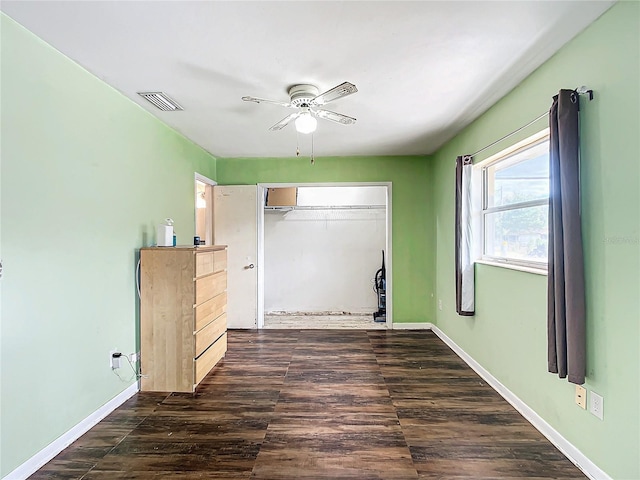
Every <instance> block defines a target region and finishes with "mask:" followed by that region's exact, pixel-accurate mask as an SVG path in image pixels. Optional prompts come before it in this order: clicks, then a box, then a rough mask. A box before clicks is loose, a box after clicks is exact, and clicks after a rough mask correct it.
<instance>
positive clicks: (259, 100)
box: [242, 97, 296, 108]
mask: <svg viewBox="0 0 640 480" xmlns="http://www.w3.org/2000/svg"><path fill="white" fill-rule="evenodd" d="M242 100H244V101H245V102H255V103H272V104H274V105H280V106H281V107H287V108H296V107H295V106H294V105H291V104H290V103H285V102H277V101H275V100H266V99H264V98H256V97H242Z"/></svg>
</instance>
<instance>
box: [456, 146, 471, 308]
mask: <svg viewBox="0 0 640 480" xmlns="http://www.w3.org/2000/svg"><path fill="white" fill-rule="evenodd" d="M472 170H473V158H472V157H471V155H464V156H461V157H458V158H456V233H455V236H456V238H455V242H456V243H455V262H456V312H458V315H463V316H467V317H469V316H473V315H474V314H475V283H474V262H473V259H472V254H471V246H472V242H473V239H472V232H471V173H472Z"/></svg>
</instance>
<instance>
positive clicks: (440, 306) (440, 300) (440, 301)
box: [438, 298, 442, 310]
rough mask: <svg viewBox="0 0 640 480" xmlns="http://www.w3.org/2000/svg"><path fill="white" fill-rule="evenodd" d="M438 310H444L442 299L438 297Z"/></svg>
mask: <svg viewBox="0 0 640 480" xmlns="http://www.w3.org/2000/svg"><path fill="white" fill-rule="evenodd" d="M438 310H442V299H440V298H439V299H438Z"/></svg>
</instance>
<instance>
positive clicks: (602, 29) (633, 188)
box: [434, 2, 640, 479]
mask: <svg viewBox="0 0 640 480" xmlns="http://www.w3.org/2000/svg"><path fill="white" fill-rule="evenodd" d="M639 19H640V4H638V3H637V2H620V3H618V4H616V5H615V6H614V7H613V8H612V9H610V10H609V11H608V12H607V13H605V14H604V15H603V16H602V17H601V18H600V19H598V20H597V21H596V22H595V23H594V24H592V25H591V26H590V27H589V28H587V29H586V30H585V31H584V32H583V33H582V34H580V35H579V36H578V37H576V38H575V39H574V40H573V41H571V42H570V43H569V44H567V45H566V46H565V47H564V48H563V49H562V50H561V51H560V52H558V53H557V54H556V55H555V56H554V57H553V58H551V59H550V60H549V61H548V62H546V63H545V64H544V65H543V66H542V67H540V68H539V69H538V70H537V71H536V72H534V73H533V74H532V75H531V76H530V77H528V78H527V79H526V80H525V81H524V82H522V83H521V84H520V85H519V86H518V87H517V88H516V89H514V90H513V91H512V92H511V93H510V94H509V95H507V96H506V97H505V98H503V99H502V100H501V101H500V102H498V103H497V104H496V105H495V106H493V107H492V108H491V109H490V110H489V111H488V112H487V113H486V114H485V115H483V116H482V117H481V118H480V119H479V120H477V121H476V122H474V123H473V124H472V125H471V126H469V127H468V128H466V129H465V130H464V131H463V132H462V133H461V134H459V135H458V136H457V137H456V138H455V139H453V140H452V141H451V142H449V143H448V144H447V145H445V147H443V148H442V149H441V150H440V151H439V152H437V154H436V155H435V195H434V200H435V207H436V225H437V233H436V235H437V240H436V241H437V252H438V255H437V267H436V268H437V275H436V282H437V285H436V290H437V297H439V298H442V300H443V304H444V309H443V311H437V312H436V313H437V325H438V327H439V328H440V329H442V330H443V331H444V332H445V333H446V334H447V335H448V336H449V337H451V338H452V339H453V340H454V341H455V342H456V343H457V344H458V345H460V346H461V347H462V348H463V349H464V350H465V351H467V352H468V353H469V354H470V355H471V356H472V357H473V358H475V359H476V360H477V361H478V362H479V363H480V364H481V365H483V366H484V367H485V368H486V369H487V370H489V371H490V372H491V373H492V374H493V375H494V376H495V377H497V378H498V380H499V381H500V382H502V383H503V384H504V385H505V386H507V387H508V388H509V389H510V390H511V391H513V392H514V393H515V394H516V395H517V396H518V397H520V398H521V399H522V400H524V402H525V403H527V404H528V405H529V406H530V407H532V408H533V409H534V410H535V411H536V412H537V413H538V414H539V415H541V416H542V417H543V418H544V419H545V420H546V421H547V422H548V423H549V424H551V425H552V426H553V427H554V428H555V429H556V430H558V431H559V432H560V433H561V434H562V435H563V436H564V437H565V438H566V439H568V440H569V441H570V442H571V443H572V444H573V445H575V446H576V447H577V448H578V449H580V450H581V451H582V452H583V453H584V454H586V455H587V456H588V457H589V458H590V459H591V460H592V461H593V462H594V463H595V464H596V465H598V466H599V467H600V468H601V469H603V470H604V471H605V472H607V473H608V474H609V475H610V476H612V477H613V478H621V479H622V478H624V479H637V478H640V465H639V458H640V422H639V417H640V407H639V405H640V395H639V389H638V388H639V387H638V381H639V380H640V358H639V353H638V352H639V351H640V348H639V328H638V324H639V322H640V307H639V301H638V298H639V297H640V282H639V277H640V273H639V272H640V254H639V252H640V248H639V244H640V240H639V232H640V197H639V191H640V169H639V165H640V161H639V160H638V159H639V158H640V142H639V137H640V134H639V132H640V118H639V117H640V96H639V90H640V75H639V69H640V67H639V61H640V34H639V32H640V22H639ZM580 85H587V86H588V87H589V88H592V89H593V90H594V92H595V98H594V100H593V101H591V102H588V101H583V104H582V112H581V113H582V115H581V121H582V128H581V135H582V141H581V143H582V164H581V168H582V180H581V181H582V228H583V237H584V247H585V257H586V258H585V267H586V288H587V336H588V339H587V344H588V347H587V348H588V356H587V370H588V378H587V383H586V385H585V386H586V388H587V390H589V391H592V390H593V391H595V392H597V393H598V394H600V395H602V396H603V397H604V421H601V420H599V419H597V418H596V417H594V416H593V415H591V414H590V413H589V412H588V411H584V410H582V409H580V408H579V407H578V406H576V405H575V404H574V398H573V396H574V386H573V385H571V384H569V383H568V382H567V381H566V380H561V379H558V378H557V377H556V376H554V375H552V374H550V373H547V372H546V276H541V275H535V274H530V273H524V272H519V271H513V270H507V269H504V268H499V267H492V266H487V265H477V266H476V301H477V314H476V316H475V317H474V318H462V317H458V316H457V315H456V314H455V295H454V271H453V267H452V266H453V255H454V254H453V231H454V230H453V229H454V224H453V221H454V189H453V185H454V169H453V165H454V161H455V157H456V155H459V154H465V153H471V152H474V151H476V150H478V149H480V148H482V147H483V146H485V145H487V144H489V143H491V142H492V141H493V140H495V139H497V138H500V137H502V136H503V135H504V134H506V133H508V132H510V131H512V130H514V129H515V128H517V127H519V126H521V125H524V124H526V123H527V122H528V121H529V120H531V119H532V118H535V117H537V116H538V115H539V114H541V113H543V112H544V111H545V110H548V108H549V106H550V104H551V97H552V96H553V95H555V94H556V93H557V91H558V90H559V89H560V88H575V87H578V86H580ZM544 126H545V121H544V120H543V121H542V122H541V123H538V124H537V125H534V126H532V127H531V128H528V129H527V130H526V131H523V132H521V133H520V134H518V135H517V136H514V137H512V138H511V142H513V143H515V142H516V141H518V140H521V139H522V138H525V137H527V136H528V135H530V134H532V133H534V132H535V131H537V130H541V129H542V128H544ZM508 145H509V142H503V143H502V144H500V145H499V146H497V147H494V148H492V149H491V151H487V152H484V153H483V154H482V156H479V157H478V158H477V159H476V160H482V159H483V158H486V157H487V156H489V155H491V154H493V153H495V152H496V151H499V150H500V149H502V148H505V147H507V146H508Z"/></svg>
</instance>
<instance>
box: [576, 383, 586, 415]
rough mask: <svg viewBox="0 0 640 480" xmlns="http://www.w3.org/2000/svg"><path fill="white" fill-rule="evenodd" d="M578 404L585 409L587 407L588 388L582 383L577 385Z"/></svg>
mask: <svg viewBox="0 0 640 480" xmlns="http://www.w3.org/2000/svg"><path fill="white" fill-rule="evenodd" d="M576 405H578V406H579V407H580V408H582V409H583V410H586V409H587V389H586V388H584V387H583V386H581V385H576Z"/></svg>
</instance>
